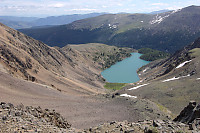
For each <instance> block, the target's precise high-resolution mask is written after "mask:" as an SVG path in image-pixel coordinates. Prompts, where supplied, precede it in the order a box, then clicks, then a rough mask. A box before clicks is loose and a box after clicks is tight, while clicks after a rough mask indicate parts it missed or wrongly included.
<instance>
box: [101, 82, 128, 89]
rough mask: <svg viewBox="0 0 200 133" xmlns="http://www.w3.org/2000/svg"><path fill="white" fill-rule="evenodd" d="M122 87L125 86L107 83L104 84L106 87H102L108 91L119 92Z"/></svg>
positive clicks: (124, 84)
mask: <svg viewBox="0 0 200 133" xmlns="http://www.w3.org/2000/svg"><path fill="white" fill-rule="evenodd" d="M124 86H126V83H108V82H106V85H105V86H104V87H105V88H106V89H110V90H120V89H122V88H123V87H124Z"/></svg>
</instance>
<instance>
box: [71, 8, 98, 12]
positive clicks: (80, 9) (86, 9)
mask: <svg viewBox="0 0 200 133" xmlns="http://www.w3.org/2000/svg"><path fill="white" fill-rule="evenodd" d="M96 10H97V9H90V8H79V9H78V8H77V9H71V10H70V11H96Z"/></svg>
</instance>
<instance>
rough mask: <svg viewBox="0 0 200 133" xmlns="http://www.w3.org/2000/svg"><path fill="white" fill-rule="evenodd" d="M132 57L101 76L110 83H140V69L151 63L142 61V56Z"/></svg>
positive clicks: (118, 63) (133, 55)
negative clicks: (138, 72) (138, 71)
mask: <svg viewBox="0 0 200 133" xmlns="http://www.w3.org/2000/svg"><path fill="white" fill-rule="evenodd" d="M131 55H132V56H131V57H129V58H126V59H124V60H122V61H120V62H117V63H116V64H114V65H112V66H111V67H110V68H108V69H106V70H104V71H103V72H102V73H101V75H102V76H103V77H104V78H105V79H106V81H107V82H110V83H134V82H137V81H139V80H140V79H139V77H138V74H137V70H138V68H140V67H142V66H144V65H146V64H148V63H149V61H145V60H141V59H140V58H139V57H140V56H141V55H142V54H139V53H131Z"/></svg>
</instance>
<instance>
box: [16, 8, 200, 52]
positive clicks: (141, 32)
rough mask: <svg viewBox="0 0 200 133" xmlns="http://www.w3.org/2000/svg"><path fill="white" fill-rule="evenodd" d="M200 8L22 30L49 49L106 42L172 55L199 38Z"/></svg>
mask: <svg viewBox="0 0 200 133" xmlns="http://www.w3.org/2000/svg"><path fill="white" fill-rule="evenodd" d="M199 22H200V7H199V6H189V7H186V8H183V9H180V10H176V11H169V12H164V13H160V14H104V15H101V16H97V17H93V18H88V19H83V20H78V21H75V22H73V23H70V24H67V25H61V26H54V27H47V28H35V29H23V30H20V31H22V32H23V33H25V34H27V35H29V36H31V37H33V38H35V39H38V40H41V41H43V42H44V43H46V44H48V45H50V46H59V47H63V46H65V45H67V44H80V43H93V42H98V43H105V44H109V45H115V46H126V47H132V48H135V49H139V48H143V47H148V48H153V49H157V50H162V51H166V52H170V53H173V52H175V51H176V50H178V49H180V48H182V47H183V46H185V45H187V44H189V43H191V42H192V41H193V40H195V39H196V38H197V37H199V36H200V23H199Z"/></svg>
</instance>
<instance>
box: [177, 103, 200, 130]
mask: <svg viewBox="0 0 200 133" xmlns="http://www.w3.org/2000/svg"><path fill="white" fill-rule="evenodd" d="M174 121H178V122H182V123H185V124H189V125H190V129H199V130H200V104H197V103H196V102H195V101H190V103H189V105H188V106H186V107H185V108H184V109H183V110H182V111H181V113H180V114H179V115H178V116H177V117H176V118H175V119H174Z"/></svg>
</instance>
